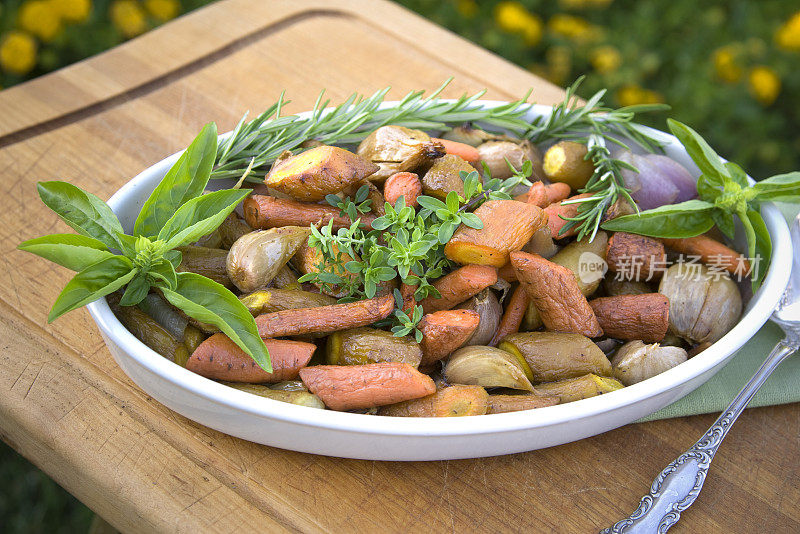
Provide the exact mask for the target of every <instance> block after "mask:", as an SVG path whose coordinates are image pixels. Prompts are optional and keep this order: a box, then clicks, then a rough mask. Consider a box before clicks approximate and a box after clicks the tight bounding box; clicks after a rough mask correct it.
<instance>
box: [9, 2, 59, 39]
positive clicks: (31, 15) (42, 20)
mask: <svg viewBox="0 0 800 534" xmlns="http://www.w3.org/2000/svg"><path fill="white" fill-rule="evenodd" d="M17 16H18V17H19V27H20V28H21V29H23V30H25V31H27V32H30V33H32V34H34V35H35V36H36V37H38V38H39V39H41V40H42V41H45V42H47V41H51V40H52V39H53V38H54V37H55V36H56V35H58V34H59V32H60V31H61V17H59V15H58V12H57V11H56V10H55V9H53V7H52V6H51V5H50V3H49V2H47V1H46V0H29V1H28V2H25V3H24V4H22V7H20V9H19V13H18V14H17Z"/></svg>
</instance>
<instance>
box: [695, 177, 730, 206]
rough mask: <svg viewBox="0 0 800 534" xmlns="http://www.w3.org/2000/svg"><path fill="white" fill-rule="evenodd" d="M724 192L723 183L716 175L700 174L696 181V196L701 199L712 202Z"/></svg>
mask: <svg viewBox="0 0 800 534" xmlns="http://www.w3.org/2000/svg"><path fill="white" fill-rule="evenodd" d="M724 192H725V181H724V180H723V179H722V178H721V177H720V176H716V175H712V176H709V175H707V174H701V175H700V178H698V179H697V194H698V195H699V196H700V198H701V199H703V200H707V201H708V202H714V201H715V200H716V199H717V198H719V197H720V195H722V194H723V193H724Z"/></svg>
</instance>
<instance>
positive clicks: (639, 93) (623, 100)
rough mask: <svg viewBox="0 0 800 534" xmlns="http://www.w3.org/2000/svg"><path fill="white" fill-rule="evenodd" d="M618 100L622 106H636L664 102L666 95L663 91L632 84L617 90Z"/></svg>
mask: <svg viewBox="0 0 800 534" xmlns="http://www.w3.org/2000/svg"><path fill="white" fill-rule="evenodd" d="M616 97H617V102H619V105H620V106H635V105H637V104H663V103H664V97H663V96H662V95H661V93H658V92H657V91H653V90H651V89H645V88H643V87H641V86H639V85H636V84H631V85H625V86H623V87H620V88H619V90H618V91H617V95H616Z"/></svg>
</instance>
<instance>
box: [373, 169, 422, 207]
mask: <svg viewBox="0 0 800 534" xmlns="http://www.w3.org/2000/svg"><path fill="white" fill-rule="evenodd" d="M421 194H422V182H421V181H420V179H419V176H417V175H416V174H414V173H413V172H396V173H394V174H393V175H391V176H390V177H389V178H387V179H386V183H385V184H384V185H383V198H385V199H386V202H388V203H389V204H391V205H392V206H394V205H395V202H397V201H398V199H399V198H400V197H405V202H406V206H414V207H416V205H417V197H418V196H420V195H421Z"/></svg>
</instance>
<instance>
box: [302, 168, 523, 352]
mask: <svg viewBox="0 0 800 534" xmlns="http://www.w3.org/2000/svg"><path fill="white" fill-rule="evenodd" d="M509 166H510V164H509ZM510 168H511V169H512V172H513V174H512V176H511V177H509V178H507V179H505V180H500V179H497V178H491V176H490V175H489V174H487V175H486V176H487V180H486V183H485V184H484V183H482V181H481V177H480V175H479V174H478V172H477V171H472V172H469V173H467V172H463V171H462V173H461V179H462V180H463V182H464V195H463V196H462V195H459V194H458V193H456V192H455V191H450V192H449V193H448V194H447V196H446V198H445V199H444V200H440V199H438V198H434V197H432V196H427V195H421V196H419V197H418V198H417V201H418V202H419V206H420V207H419V209H418V210H417V209H415V208H413V207H411V206H406V204H405V197H400V198H399V199H398V200H397V202H396V203H395V204H394V206H392V205H391V204H389V203H388V202H387V203H386V204H385V205H384V210H385V214H384V215H382V216H380V217H378V218H376V219H375V220H374V221H372V224H371V227H370V228H367V227H366V226H365V225H362V224H361V216H362V215H363V214H364V213H366V211H367V209H366V208H365V203H367V202H368V201H367V200H366V197H367V193H368V187H369V186H366V185H364V186H362V187H361V188H359V190H358V191H357V192H356V194H355V196H354V197H353V198H351V197H345V198H340V197H338V196H336V195H328V197H327V198H326V200H327V202H328V203H329V204H331V205H332V206H335V207H338V208H339V210H340V212H341V215H342V216H345V215H346V216H348V217H349V218H350V221H351V224H350V226H349V227H347V228H340V229H339V230H334V229H333V222H329V223H328V224H327V225H325V226H322V227H321V228H316V227H313V226H312V227H311V236H310V237H309V241H308V243H309V245H310V246H312V247H316V248H318V249H319V250H320V251H321V252H322V259H321V261H320V262H319V263H318V264H317V265H316V268H317V271H316V272H309V273H307V274H304V275H303V276H301V277H300V279H299V281H300V282H312V283H315V284H317V285H319V286H320V287H322V288H323V289H326V290H328V291H330V292H333V293H337V294H344V295H345V296H344V297H343V298H342V299H341V301H342V302H349V301H354V300H360V299H363V298H372V297H374V296H375V295H376V294H377V293H378V291H379V289H380V287H381V286H382V285H385V284H386V283H388V282H390V281H392V280H399V281H401V282H402V283H404V284H407V285H410V286H413V287H416V289H415V291H414V298H415V299H416V300H417V301H420V300H422V299H424V298H426V297H428V296H434V297H439V296H441V295H439V292H438V291H437V290H436V288H435V287H434V286H433V282H434V281H435V280H436V279H437V278H440V277H441V276H443V275H444V274H445V272H447V271H448V270H450V269H452V268H453V267H454V264H453V263H452V262H450V260H448V259H447V257H446V256H445V255H444V246H445V245H446V244H447V242H448V241H450V238H451V237H453V234H454V233H455V231H456V230H457V229H458V227H459V226H460V225H462V224H464V225H465V226H468V227H470V228H476V229H480V228H482V227H483V221H481V219H480V218H479V217H478V216H477V215H475V214H474V213H473V212H472V210H474V209H476V208H477V207H478V206H479V205H480V204H481V203H482V202H484V201H486V200H491V199H508V198H510V195H509V193H510V192H511V191H512V190H513V189H514V187H516V186H517V185H520V184H527V185H530V182H529V181H528V177H530V175H531V173H532V172H533V167H532V165H531V164H530V163H528V164H526V165H523V167H522V169H520V170H516V169H514V168H513V167H511V166H510ZM486 172H487V173H488V170H487V171H486ZM367 206H368V205H367ZM395 300H396V309H395V311H394V314H393V316H392V318H391V320H390V321H389V322H388V323H387V324H386V326H390V325H391V326H392V331H393V332H394V333H395V335H397V336H405V335H409V334H411V333H414V335H415V336H420V335H421V334H419V333H418V332H419V331H418V330H417V329H416V325H417V323H418V322H419V320H420V319H421V318H422V308H421V307H420V306H417V307H416V308H414V309H411V310H408V311H404V310H403V302H402V298H400V297H399V293H397V294H396V295H395Z"/></svg>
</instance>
